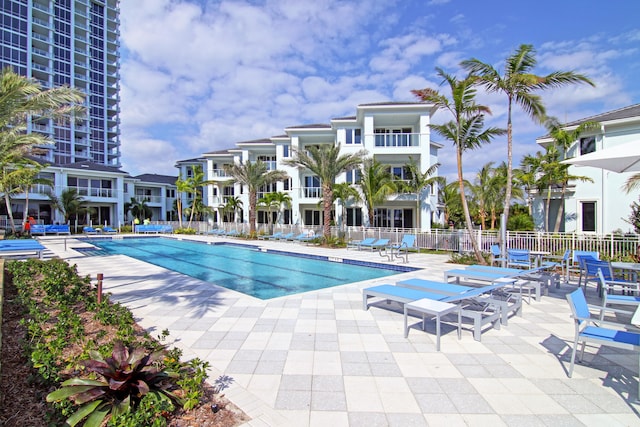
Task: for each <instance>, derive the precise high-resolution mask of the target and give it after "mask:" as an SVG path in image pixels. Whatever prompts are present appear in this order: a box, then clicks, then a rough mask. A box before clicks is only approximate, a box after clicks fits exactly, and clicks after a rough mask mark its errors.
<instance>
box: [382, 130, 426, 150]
mask: <svg viewBox="0 0 640 427" xmlns="http://www.w3.org/2000/svg"><path fill="white" fill-rule="evenodd" d="M373 136H374V140H375V146H376V147H419V146H420V134H419V133H375V134H373Z"/></svg>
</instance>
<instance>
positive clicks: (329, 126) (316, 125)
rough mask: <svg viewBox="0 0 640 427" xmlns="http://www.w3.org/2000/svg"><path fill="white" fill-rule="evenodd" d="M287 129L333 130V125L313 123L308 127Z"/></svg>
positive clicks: (290, 127) (300, 126) (288, 127)
mask: <svg viewBox="0 0 640 427" xmlns="http://www.w3.org/2000/svg"><path fill="white" fill-rule="evenodd" d="M286 129H331V125H328V124H325V123H312V124H308V125H296V126H287V127H286Z"/></svg>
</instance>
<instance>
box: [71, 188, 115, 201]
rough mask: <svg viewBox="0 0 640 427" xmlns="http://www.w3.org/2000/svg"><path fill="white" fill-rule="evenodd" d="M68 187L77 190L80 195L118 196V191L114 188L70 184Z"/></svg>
mask: <svg viewBox="0 0 640 427" xmlns="http://www.w3.org/2000/svg"><path fill="white" fill-rule="evenodd" d="M68 188H72V189H74V190H76V192H77V193H78V195H80V196H88V197H108V198H113V197H116V195H117V194H118V192H117V191H116V190H114V189H113V188H91V187H72V186H69V187H68Z"/></svg>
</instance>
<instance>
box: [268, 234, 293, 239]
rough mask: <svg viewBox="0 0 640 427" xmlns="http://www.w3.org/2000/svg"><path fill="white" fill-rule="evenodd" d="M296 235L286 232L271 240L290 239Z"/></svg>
mask: <svg viewBox="0 0 640 427" xmlns="http://www.w3.org/2000/svg"><path fill="white" fill-rule="evenodd" d="M295 235H296V233H287V234H283V235H281V236H279V237H276V238H275V239H273V240H291V239H292V238H294V237H295Z"/></svg>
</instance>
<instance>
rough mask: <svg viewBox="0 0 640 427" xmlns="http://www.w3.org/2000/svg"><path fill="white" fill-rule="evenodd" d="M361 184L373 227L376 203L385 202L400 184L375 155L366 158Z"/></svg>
mask: <svg viewBox="0 0 640 427" xmlns="http://www.w3.org/2000/svg"><path fill="white" fill-rule="evenodd" d="M359 184H360V190H361V191H362V195H363V199H364V201H365V204H366V206H367V213H368V216H369V226H370V227H373V226H374V225H375V224H374V213H375V211H374V210H375V207H376V205H380V204H382V203H384V201H385V200H386V199H387V197H388V196H390V195H392V194H395V193H397V192H398V186H397V185H396V183H395V181H394V179H393V175H391V172H389V168H388V167H387V166H385V165H383V164H382V163H380V162H379V161H377V160H376V159H375V158H374V157H370V158H367V159H365V161H364V163H363V166H362V173H361V175H360V182H359Z"/></svg>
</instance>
